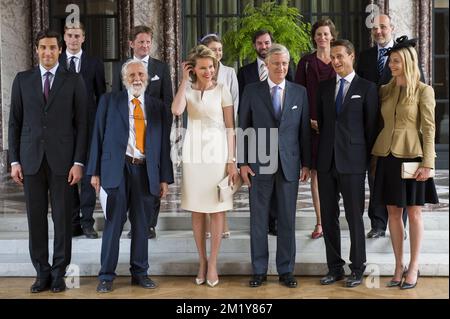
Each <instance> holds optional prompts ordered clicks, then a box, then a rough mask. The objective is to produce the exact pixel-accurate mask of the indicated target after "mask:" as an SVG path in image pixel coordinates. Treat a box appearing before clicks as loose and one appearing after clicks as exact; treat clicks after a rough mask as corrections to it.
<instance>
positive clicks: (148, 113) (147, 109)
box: [145, 94, 153, 146]
mask: <svg viewBox="0 0 450 319" xmlns="http://www.w3.org/2000/svg"><path fill="white" fill-rule="evenodd" d="M152 112H153V108H152V106H151V104H150V95H149V94H145V116H146V118H147V125H146V127H145V139H146V141H147V142H146V143H145V146H147V145H149V144H148V143H149V141H150V130H151V128H152V125H151V120H152V119H153V114H152Z"/></svg>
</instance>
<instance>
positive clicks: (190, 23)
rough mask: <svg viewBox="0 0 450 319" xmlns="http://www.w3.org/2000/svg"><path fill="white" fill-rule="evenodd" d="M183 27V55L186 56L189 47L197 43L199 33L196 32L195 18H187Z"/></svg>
mask: <svg viewBox="0 0 450 319" xmlns="http://www.w3.org/2000/svg"><path fill="white" fill-rule="evenodd" d="M185 28H186V30H187V32H186V39H185V43H184V54H185V57H187V54H188V52H189V51H190V50H191V48H193V47H194V46H195V45H196V44H197V41H198V40H197V38H198V37H200V35H199V34H198V33H197V18H187V19H186V24H185Z"/></svg>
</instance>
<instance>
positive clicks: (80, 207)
mask: <svg viewBox="0 0 450 319" xmlns="http://www.w3.org/2000/svg"><path fill="white" fill-rule="evenodd" d="M79 184H80V192H78V185H74V186H73V187H72V188H73V214H72V226H73V227H78V226H80V225H81V227H82V228H90V227H93V226H94V222H95V221H94V218H93V214H94V209H95V204H96V200H97V199H96V194H95V189H94V188H93V187H92V185H91V176H89V175H83V178H82V179H81V182H80V183H79ZM80 212H81V218H80Z"/></svg>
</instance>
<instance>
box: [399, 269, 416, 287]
mask: <svg viewBox="0 0 450 319" xmlns="http://www.w3.org/2000/svg"><path fill="white" fill-rule="evenodd" d="M419 276H420V271H419V270H417V279H416V282H415V283H413V284H411V283H409V282H406V280H404V281H403V283H402V285H401V286H400V289H412V288H415V287H416V285H417V282H418V281H419Z"/></svg>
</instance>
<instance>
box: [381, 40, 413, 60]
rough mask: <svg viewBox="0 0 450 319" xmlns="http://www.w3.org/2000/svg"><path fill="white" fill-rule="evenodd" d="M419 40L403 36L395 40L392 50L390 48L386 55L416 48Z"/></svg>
mask: <svg viewBox="0 0 450 319" xmlns="http://www.w3.org/2000/svg"><path fill="white" fill-rule="evenodd" d="M416 43H417V39H408V36H406V35H403V36H401V37H400V38H397V39H396V40H395V44H394V46H393V47H392V48H389V49H388V50H387V51H386V53H385V54H384V55H386V56H389V55H390V54H391V53H392V52H395V51H398V50H400V49H403V48H410V47H413V48H414V47H415V46H416Z"/></svg>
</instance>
